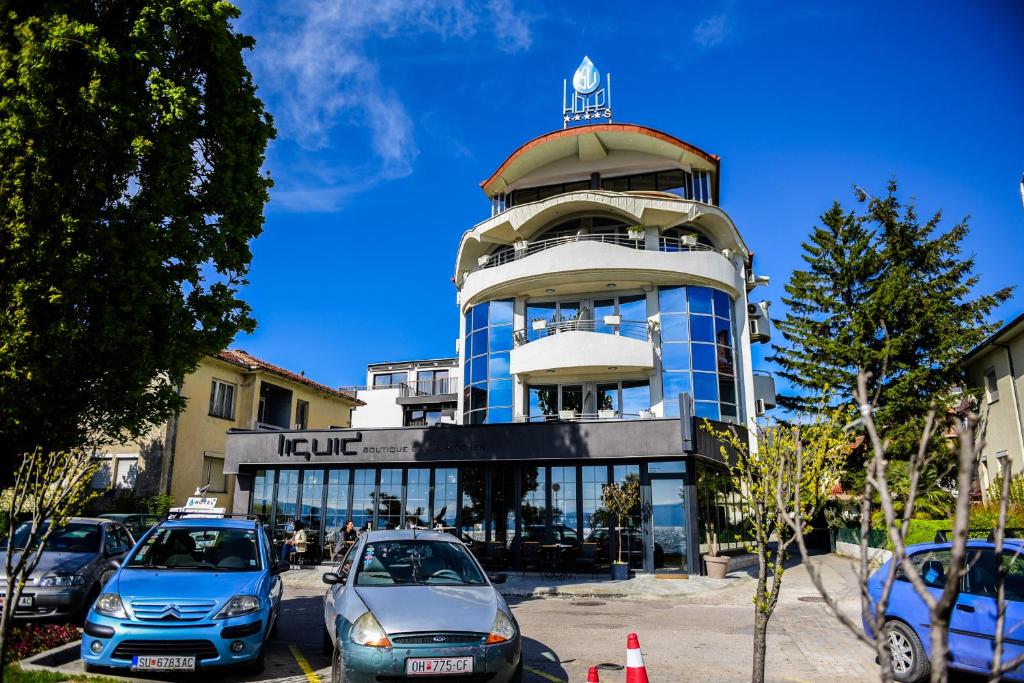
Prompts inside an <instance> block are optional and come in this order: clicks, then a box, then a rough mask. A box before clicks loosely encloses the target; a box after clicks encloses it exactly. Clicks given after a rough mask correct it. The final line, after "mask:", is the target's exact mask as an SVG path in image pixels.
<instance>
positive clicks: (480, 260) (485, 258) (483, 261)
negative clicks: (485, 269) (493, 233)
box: [476, 254, 491, 266]
mask: <svg viewBox="0 0 1024 683" xmlns="http://www.w3.org/2000/svg"><path fill="white" fill-rule="evenodd" d="M490 260H491V257H490V256H488V255H487V254H484V255H483V256H481V257H480V258H478V259H477V260H476V262H477V263H478V264H479V265H481V266H486V265H487V262H488V261H490Z"/></svg>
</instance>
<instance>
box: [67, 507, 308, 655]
mask: <svg viewBox="0 0 1024 683" xmlns="http://www.w3.org/2000/svg"><path fill="white" fill-rule="evenodd" d="M287 568H288V565H287V563H282V562H278V561H276V559H275V557H274V552H273V545H272V544H271V541H270V537H269V535H268V534H267V531H266V529H265V527H264V526H263V524H262V523H261V522H260V521H259V519H257V518H226V517H220V518H203V517H195V516H190V517H189V516H186V517H181V518H173V519H168V520H167V521H164V522H162V523H160V524H158V525H157V526H155V527H153V528H152V529H150V530H149V531H148V532H147V533H146V535H145V536H143V538H142V539H141V540H140V541H139V542H138V543H137V544H136V545H135V547H134V548H132V550H131V552H129V553H128V555H127V556H126V558H125V560H124V563H123V564H122V566H121V567H120V568H119V569H118V570H117V573H116V574H114V576H113V577H112V578H111V579H110V581H109V582H108V583H107V584H106V586H104V588H103V590H102V593H101V594H100V595H99V597H98V598H97V599H96V602H95V603H94V604H93V607H92V609H91V610H90V611H89V615H88V617H87V618H86V623H85V628H84V634H83V636H82V659H83V661H84V662H85V665H86V669H87V670H94V669H101V668H114V669H130V670H132V671H184V672H187V671H197V670H203V669H208V668H211V667H220V666H240V665H241V666H245V667H247V668H249V669H250V670H252V671H260V670H262V669H263V654H264V645H265V643H266V641H267V639H268V638H269V637H270V636H272V635H274V633H275V632H276V629H277V616H278V608H279V605H280V602H281V593H282V581H281V578H280V576H279V574H280V573H281V572H283V571H285V570H286V569H287Z"/></svg>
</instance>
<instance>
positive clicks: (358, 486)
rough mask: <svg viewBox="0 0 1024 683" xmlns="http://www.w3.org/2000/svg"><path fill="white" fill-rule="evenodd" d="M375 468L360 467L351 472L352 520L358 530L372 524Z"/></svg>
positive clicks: (363, 529)
mask: <svg viewBox="0 0 1024 683" xmlns="http://www.w3.org/2000/svg"><path fill="white" fill-rule="evenodd" d="M376 474H377V472H376V470H370V469H360V470H353V472H352V522H353V523H354V524H355V526H356V528H357V529H359V530H360V531H366V530H367V529H369V528H370V527H371V526H372V525H373V509H374V497H375V495H376V493H375V492H376V488H377V487H376V482H375V481H374V480H375V477H376Z"/></svg>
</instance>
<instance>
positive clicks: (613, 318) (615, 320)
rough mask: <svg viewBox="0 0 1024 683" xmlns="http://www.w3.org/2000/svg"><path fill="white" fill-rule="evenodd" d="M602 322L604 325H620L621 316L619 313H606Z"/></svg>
mask: <svg viewBox="0 0 1024 683" xmlns="http://www.w3.org/2000/svg"><path fill="white" fill-rule="evenodd" d="M604 324H605V325H621V324H622V316H621V315H606V316H605V317H604Z"/></svg>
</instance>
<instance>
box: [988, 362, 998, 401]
mask: <svg viewBox="0 0 1024 683" xmlns="http://www.w3.org/2000/svg"><path fill="white" fill-rule="evenodd" d="M985 397H986V398H987V399H988V402H989V403H995V402H996V401H998V400H999V383H998V381H997V380H996V369H995V368H989V369H988V370H986V371H985Z"/></svg>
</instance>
